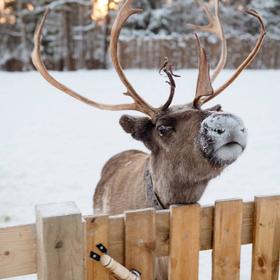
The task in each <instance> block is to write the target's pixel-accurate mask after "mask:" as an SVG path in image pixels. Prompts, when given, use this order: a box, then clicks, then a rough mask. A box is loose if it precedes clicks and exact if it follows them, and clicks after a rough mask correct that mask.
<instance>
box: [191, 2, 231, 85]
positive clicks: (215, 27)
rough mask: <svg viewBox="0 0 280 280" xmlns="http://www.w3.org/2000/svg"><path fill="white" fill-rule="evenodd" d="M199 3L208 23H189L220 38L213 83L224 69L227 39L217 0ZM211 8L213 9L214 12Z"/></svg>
mask: <svg viewBox="0 0 280 280" xmlns="http://www.w3.org/2000/svg"><path fill="white" fill-rule="evenodd" d="M199 5H200V6H201V7H202V9H203V10H204V12H205V13H206V15H207V17H208V21H209V23H208V24H207V25H205V26H201V25H195V24H190V26H192V27H193V28H194V29H196V30H198V31H204V32H210V33H213V34H214V35H216V36H217V37H218V38H219V39H220V40H221V55H220V59H219V62H218V64H217V66H216V68H215V70H213V74H212V75H211V82H212V83H213V82H214V81H215V79H216V78H217V76H218V75H219V74H220V72H221V71H222V70H223V69H224V67H225V65H226V62H227V41H226V38H225V34H224V29H223V26H222V24H221V19H220V8H219V0H210V1H209V3H204V2H202V0H200V1H199ZM212 9H214V14H213V11H212Z"/></svg>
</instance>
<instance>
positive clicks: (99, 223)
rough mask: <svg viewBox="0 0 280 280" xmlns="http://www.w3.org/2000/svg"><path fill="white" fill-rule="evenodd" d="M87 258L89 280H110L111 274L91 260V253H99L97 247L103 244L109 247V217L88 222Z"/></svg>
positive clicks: (90, 219) (91, 219)
mask: <svg viewBox="0 0 280 280" xmlns="http://www.w3.org/2000/svg"><path fill="white" fill-rule="evenodd" d="M86 223H87V224H86V228H87V246H86V250H87V256H86V273H87V279H89V280H109V272H108V270H107V269H106V268H104V267H103V266H102V265H101V264H100V263H98V262H94V261H92V260H91V259H90V258H89V254H90V251H97V250H96V245H97V244H99V243H102V244H103V245H104V246H106V247H108V243H109V242H108V232H109V226H108V225H109V219H108V216H105V215H104V216H98V217H95V218H89V219H87V220H86Z"/></svg>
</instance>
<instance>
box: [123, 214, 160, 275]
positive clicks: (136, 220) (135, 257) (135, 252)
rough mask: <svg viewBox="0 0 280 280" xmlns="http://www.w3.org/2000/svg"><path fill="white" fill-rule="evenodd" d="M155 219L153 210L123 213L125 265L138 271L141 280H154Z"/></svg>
mask: <svg viewBox="0 0 280 280" xmlns="http://www.w3.org/2000/svg"><path fill="white" fill-rule="evenodd" d="M155 217H156V215H155V210H154V209H144V210H136V211H129V212H126V213H125V265H126V266H127V268H128V269H137V270H138V271H140V272H141V273H142V276H141V279H142V280H151V279H154V262H155V258H154V250H155V248H156V220H155Z"/></svg>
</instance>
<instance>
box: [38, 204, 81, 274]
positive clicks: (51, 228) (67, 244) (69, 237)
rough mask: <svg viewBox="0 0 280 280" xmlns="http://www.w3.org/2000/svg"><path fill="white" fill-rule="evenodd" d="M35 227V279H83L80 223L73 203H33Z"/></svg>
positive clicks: (78, 213)
mask: <svg viewBox="0 0 280 280" xmlns="http://www.w3.org/2000/svg"><path fill="white" fill-rule="evenodd" d="M36 230H37V266H38V267H37V273H38V279H40V280H82V279H84V240H83V239H84V232H83V223H82V216H81V213H80V211H79V210H78V208H77V207H76V205H75V203H73V202H67V203H57V204H56V203H53V204H46V205H39V206H36Z"/></svg>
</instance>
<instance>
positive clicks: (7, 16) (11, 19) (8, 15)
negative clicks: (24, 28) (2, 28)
mask: <svg viewBox="0 0 280 280" xmlns="http://www.w3.org/2000/svg"><path fill="white" fill-rule="evenodd" d="M14 1H15V0H0V24H15V23H16V17H15V15H13V9H12V8H11V7H7V4H10V3H13V2H14Z"/></svg>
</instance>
